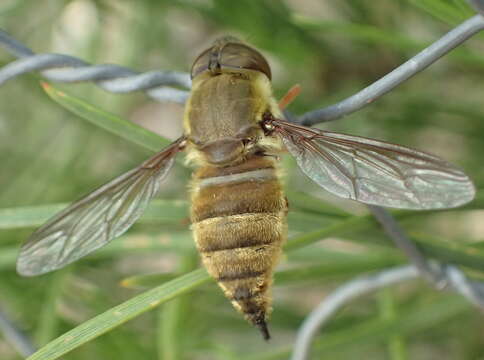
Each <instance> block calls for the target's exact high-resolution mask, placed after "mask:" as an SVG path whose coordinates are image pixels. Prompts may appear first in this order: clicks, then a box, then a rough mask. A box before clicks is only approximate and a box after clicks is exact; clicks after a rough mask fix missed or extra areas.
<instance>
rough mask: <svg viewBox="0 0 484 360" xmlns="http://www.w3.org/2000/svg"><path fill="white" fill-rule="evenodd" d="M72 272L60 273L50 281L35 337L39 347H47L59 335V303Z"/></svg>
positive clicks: (65, 270) (69, 270)
mask: <svg viewBox="0 0 484 360" xmlns="http://www.w3.org/2000/svg"><path fill="white" fill-rule="evenodd" d="M71 271H72V268H71V267H69V268H68V269H63V270H61V271H58V272H56V273H55V274H54V275H53V276H52V279H51V280H50V284H49V286H48V290H47V293H46V298H45V299H44V301H43V303H42V309H41V312H40V314H39V322H38V325H37V332H36V336H35V338H36V343H37V344H38V345H39V346H43V345H45V344H46V343H47V342H49V341H50V340H52V339H53V338H54V337H55V335H56V334H57V328H58V324H59V318H58V316H57V302H58V301H59V299H60V294H61V293H62V288H63V287H64V284H65V281H66V279H67V278H68V277H69V274H70V273H71Z"/></svg>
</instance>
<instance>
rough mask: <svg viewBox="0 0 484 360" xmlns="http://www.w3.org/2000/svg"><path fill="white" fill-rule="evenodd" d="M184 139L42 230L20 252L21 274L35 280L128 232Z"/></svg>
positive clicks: (102, 189)
mask: <svg viewBox="0 0 484 360" xmlns="http://www.w3.org/2000/svg"><path fill="white" fill-rule="evenodd" d="M182 141H183V138H180V139H178V140H177V141H175V142H174V143H173V144H171V145H170V146H168V147H167V148H165V149H164V150H162V151H161V152H159V153H157V154H156V155H154V156H153V157H151V158H150V159H148V160H147V161H145V162H144V163H143V164H141V165H140V166H138V167H137V168H135V169H132V170H131V171H128V172H127V173H125V174H123V175H121V176H119V177H117V178H116V179H114V180H112V181H110V182H109V183H107V184H106V185H103V186H101V187H100V188H98V189H97V190H95V191H93V192H92V193H90V194H89V195H87V196H86V197H84V198H82V199H81V200H79V201H77V202H75V203H73V204H72V205H71V206H69V207H68V208H67V209H65V210H64V211H62V212H60V213H59V214H57V215H56V216H54V217H53V218H52V219H50V220H49V221H48V222H47V223H46V224H44V225H43V226H42V227H40V228H39V229H37V230H36V231H35V232H34V233H33V234H32V235H31V236H30V238H29V239H28V240H27V241H26V242H25V243H24V244H23V246H22V248H21V250H20V255H19V258H18V260H17V271H18V273H19V274H21V275H24V276H33V275H39V274H43V273H46V272H49V271H52V270H55V269H59V268H61V267H63V266H65V265H67V264H69V263H71V262H73V261H76V260H77V259H79V258H81V257H83V256H85V255H87V254H89V253H90V252H92V251H94V250H96V249H98V248H100V247H102V246H104V245H106V244H107V243H108V242H109V241H111V240H112V239H114V238H115V237H117V236H119V235H121V234H123V233H124V232H125V231H126V230H128V228H129V227H130V226H131V225H133V223H134V222H135V221H136V220H137V219H138V218H139V217H140V216H141V214H142V213H143V211H144V210H145V209H146V206H147V205H148V202H149V201H150V200H151V199H152V198H153V197H154V196H155V194H156V193H157V192H158V189H159V186H160V182H161V181H162V180H163V179H164V178H165V176H166V175H167V173H168V171H169V170H170V168H171V167H172V165H173V162H174V159H175V155H176V153H178V151H179V150H180V149H181V148H180V144H181V142H182Z"/></svg>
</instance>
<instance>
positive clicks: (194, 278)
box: [27, 269, 210, 360]
mask: <svg viewBox="0 0 484 360" xmlns="http://www.w3.org/2000/svg"><path fill="white" fill-rule="evenodd" d="M209 280H210V277H209V276H208V274H207V272H206V271H205V270H204V269H198V270H195V271H192V272H190V273H188V274H186V275H184V276H181V277H179V278H177V279H175V280H173V281H170V282H168V283H166V284H163V285H161V286H158V287H156V288H154V289H152V290H149V291H147V292H144V293H142V294H140V295H138V296H135V297H133V298H131V299H130V300H128V301H125V302H124V303H122V304H120V305H117V306H115V307H113V308H111V309H109V310H108V311H106V312H104V313H102V314H100V315H98V316H96V317H94V318H92V319H90V320H88V321H86V322H84V323H82V324H81V325H79V326H77V327H75V328H74V329H72V330H70V331H68V332H66V333H65V334H63V335H62V336H60V337H58V338H56V339H55V340H53V341H51V342H50V343H48V344H47V345H46V346H44V347H43V348H41V349H40V350H38V351H37V352H35V353H34V354H33V355H31V356H29V357H28V358H27V360H53V359H58V358H59V357H61V356H62V355H64V354H66V353H68V352H69V351H71V350H73V349H75V348H77V347H79V346H81V345H82V344H85V343H86V342H88V341H90V340H92V339H94V338H96V337H98V336H100V335H102V334H104V333H106V332H108V331H109V330H111V329H113V328H114V327H116V326H119V325H121V324H123V323H125V322H126V321H128V320H130V319H132V318H134V317H136V316H138V315H140V314H142V313H144V312H146V311H148V310H151V309H153V308H155V307H157V306H159V305H161V304H163V303H165V302H167V301H168V300H171V299H173V298H174V297H176V296H178V295H181V294H185V293H187V292H189V291H190V290H193V289H194V288H196V287H197V286H200V285H202V284H204V283H206V282H208V281H209Z"/></svg>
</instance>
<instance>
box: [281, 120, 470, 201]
mask: <svg viewBox="0 0 484 360" xmlns="http://www.w3.org/2000/svg"><path fill="white" fill-rule="evenodd" d="M274 125H275V130H276V132H277V133H279V135H280V136H281V137H282V139H283V142H284V144H285V146H286V148H287V150H288V151H289V152H290V153H291V154H292V155H293V156H294V157H295V158H296V161H297V164H298V165H299V167H300V168H301V170H302V171H303V172H304V173H305V174H306V175H307V176H309V177H310V178H311V179H312V180H313V181H315V182H316V183H317V184H319V185H320V186H321V187H323V188H324V189H325V190H327V191H329V192H331V193H333V194H335V195H338V196H341V197H343V198H347V199H353V200H356V201H360V202H363V203H366V204H373V205H379V206H388V207H394V208H405V209H443V208H452V207H456V206H459V205H462V204H465V203H467V202H469V201H471V200H472V199H473V198H474V194H475V189H474V186H473V184H472V182H471V180H470V179H469V178H468V177H467V176H466V175H465V174H464V173H463V172H462V171H461V170H459V169H458V168H456V167H454V166H453V165H451V164H449V163H448V162H446V161H444V160H442V159H439V158H438V157H435V156H433V155H430V154H426V153H423V152H420V151H417V150H414V149H409V148H406V147H403V146H400V145H395V144H390V143H386V142H383V141H378V140H373V139H368V138H362V137H358V136H351V135H345V134H339V133H334V132H329V131H323V130H319V129H312V128H307V127H303V126H298V125H294V124H290V123H287V122H285V121H280V120H275V121H274Z"/></svg>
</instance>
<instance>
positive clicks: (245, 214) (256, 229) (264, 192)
mask: <svg viewBox="0 0 484 360" xmlns="http://www.w3.org/2000/svg"><path fill="white" fill-rule="evenodd" d="M192 185H193V192H192V213H191V217H192V223H193V225H192V226H193V232H194V236H195V242H196V244H197V247H198V250H199V251H200V254H201V257H202V260H203V263H204V265H205V267H206V268H207V270H208V272H209V274H210V275H211V276H212V277H213V278H214V279H215V280H216V281H217V282H218V284H219V285H220V287H221V288H222V289H223V291H224V293H225V296H227V298H229V299H230V300H231V302H232V304H233V305H234V307H235V308H236V309H237V310H239V311H241V312H242V313H243V314H245V317H246V319H247V320H248V321H249V322H251V323H252V324H254V325H256V326H257V327H259V328H260V329H261V331H262V333H263V335H264V337H265V338H268V337H269V335H268V332H267V328H266V323H265V320H266V316H267V315H268V314H269V312H270V310H271V297H270V286H271V283H272V273H273V269H274V266H275V265H276V263H277V260H278V258H279V255H280V253H281V246H282V243H283V241H284V240H285V237H286V221H285V216H286V212H287V203H286V199H285V197H284V194H283V192H282V187H281V184H280V181H279V179H278V176H277V173H276V169H275V167H274V159H273V158H270V157H261V156H254V157H253V158H251V159H249V160H247V161H245V162H244V163H241V164H239V165H237V166H230V167H212V166H206V167H202V168H200V169H198V170H197V171H196V172H195V173H194V180H193V184H192Z"/></svg>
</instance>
